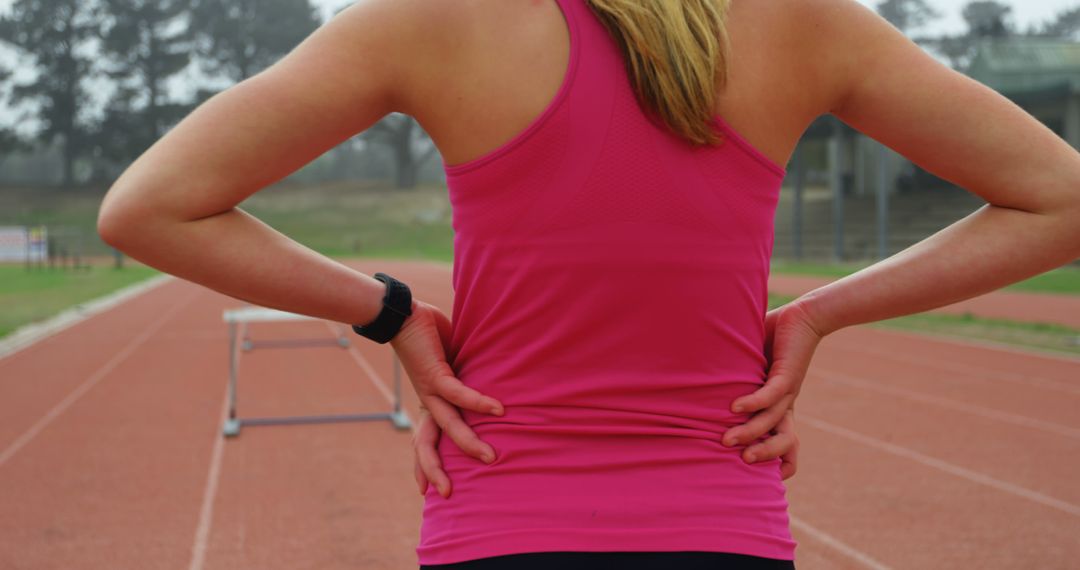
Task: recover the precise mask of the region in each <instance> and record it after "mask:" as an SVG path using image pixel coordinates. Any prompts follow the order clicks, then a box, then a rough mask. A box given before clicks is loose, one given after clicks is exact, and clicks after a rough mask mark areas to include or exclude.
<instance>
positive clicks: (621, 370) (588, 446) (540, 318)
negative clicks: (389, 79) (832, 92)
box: [418, 0, 795, 564]
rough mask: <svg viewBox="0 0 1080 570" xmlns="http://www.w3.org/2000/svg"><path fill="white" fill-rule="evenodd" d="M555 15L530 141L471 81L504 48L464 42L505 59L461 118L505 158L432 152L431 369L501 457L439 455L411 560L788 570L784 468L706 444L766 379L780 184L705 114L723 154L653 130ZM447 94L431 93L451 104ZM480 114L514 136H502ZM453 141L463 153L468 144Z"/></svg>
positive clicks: (579, 36) (446, 442)
mask: <svg viewBox="0 0 1080 570" xmlns="http://www.w3.org/2000/svg"><path fill="white" fill-rule="evenodd" d="M546 4H547V3H545V5H546ZM553 5H554V6H555V8H556V9H560V8H561V10H563V11H564V13H565V15H566V21H565V22H564V21H563V18H562V17H561V16H560V14H558V12H557V13H556V17H559V21H560V23H562V24H563V28H564V30H563V36H564V37H563V40H566V41H565V43H566V45H567V46H568V49H564V50H563V65H562V66H561V68H559V67H558V66H555V67H554V68H553V69H554V70H555V72H556V75H558V74H559V73H561V75H559V78H558V83H557V84H556V85H555V86H554V88H551V86H549V85H540V84H538V85H536V86H535V87H534V88H535V89H536V90H537V91H540V92H543V93H545V94H550V96H549V97H547V100H546V101H544V102H543V105H542V106H541V107H540V108H539V110H538V111H537V112H536V114H535V115H534V116H532V117H529V118H528V120H526V121H525V124H521V121H518V120H516V116H517V115H518V114H519V113H520V112H521V108H522V105H519V104H518V103H520V101H522V100H524V98H523V99H518V98H517V97H515V96H513V95H509V94H508V93H507V89H505V88H498V86H496V85H495V84H494V83H493V79H488V78H486V76H487V74H488V73H496V74H497V73H503V74H504V76H505V79H504V82H505V83H507V84H509V83H512V82H513V81H514V79H515V77H514V75H516V74H520V73H521V69H518V70H517V71H514V70H513V69H512V68H514V67H515V66H524V62H523V61H521V59H520V58H523V57H524V56H523V55H520V53H521V51H520V50H521V47H520V46H521V44H520V43H516V42H514V41H511V40H510V39H505V40H504V38H503V37H502V34H503V32H499V33H498V34H494V35H496V36H497V37H494V38H492V37H489V36H486V35H484V34H477V36H473V33H475V30H467V31H465V32H464V33H463V40H462V41H463V42H465V43H469V42H471V41H472V40H473V38H474V37H481V38H482V41H480V42H479V43H481V44H482V45H483V48H484V50H486V52H487V53H491V54H504V53H510V54H514V55H507V56H506V60H504V61H503V62H499V63H497V64H489V63H487V62H477V64H476V65H477V67H476V68H475V70H472V71H470V72H468V73H466V75H475V76H476V77H471V78H470V81H471V82H473V83H472V84H474V85H487V84H488V82H489V81H491V82H492V84H491V92H492V93H498V94H499V96H498V97H493V96H489V95H486V93H488V92H487V91H486V90H485V89H480V90H479V92H480V93H485V95H481V96H477V97H476V98H475V99H474V98H473V96H472V95H461V97H463V100H464V101H467V102H468V103H467V104H466V103H462V104H461V105H460V106H459V107H458V109H459V112H460V113H461V115H463V116H470V113H473V112H475V113H476V120H477V126H476V130H475V132H486V133H487V134H485V135H484V137H481V138H488V137H489V136H494V137H497V138H500V139H503V140H501V142H500V143H499V144H498V145H497V146H496V147H494V148H490V149H486V150H483V151H481V153H480V154H479V155H476V156H473V155H472V153H464V152H462V153H447V155H445V158H446V160H447V162H449V163H451V164H450V165H447V166H446V173H447V183H448V187H449V191H450V200H451V202H452V204H453V224H454V231H455V237H454V276H453V280H454V288H455V299H454V309H453V318H452V323H453V329H452V335H451V342H450V351H449V354H448V361H449V362H450V363H451V365H452V367H453V369H454V372H455V374H456V375H457V377H458V378H459V379H460V380H461V381H462V382H463V383H465V384H466V385H468V386H470V387H472V388H475V389H476V390H478V391H479V392H481V393H484V394H487V395H490V396H492V397H494V398H496V399H497V400H499V401H501V402H502V403H503V404H504V405H505V406H506V414H505V415H504V416H501V417H493V416H485V415H481V414H477V413H475V412H471V411H469V410H463V417H464V419H465V421H466V423H468V424H469V425H470V427H472V429H473V430H474V431H475V432H476V434H477V435H478V436H479V437H480V438H481V439H482V440H484V441H486V442H487V443H489V444H491V445H492V446H494V448H495V449H496V450H497V452H498V454H499V456H498V459H496V461H495V462H494V463H491V464H484V463H482V462H480V461H478V460H476V459H474V458H472V457H470V456H468V455H467V454H465V453H464V452H463V451H462V450H461V449H460V448H458V447H457V445H455V444H454V442H453V441H452V440H450V438H447V437H444V438H442V440H441V442H440V446H439V455H440V457H441V458H442V460H443V466H444V469H445V470H446V472H447V474H448V475H449V477H450V479H451V480H452V481H453V482H454V493H453V494H452V495H451V496H450V497H449V498H443V497H442V496H441V495H439V493H438V492H437V491H436V490H435V488H434V487H430V488H429V490H428V493H427V495H426V496H425V508H424V522H423V527H422V530H421V542H420V545H419V548H418V553H419V558H420V562H421V564H445V563H452V562H458V561H462V560H470V559H476V558H483V557H490V556H497V555H503V554H513V553H522V552H540V551H558V550H562V551H641V550H645V551H706V552H729V553H738V554H747V555H753V556H761V557H768V558H774V559H786V560H791V559H793V558H794V548H795V541H794V540H793V539H792V537H791V534H790V531H789V529H788V518H787V502H786V500H785V488H784V485H783V483H782V481H781V472H780V468H779V466H780V459H779V458H777V459H774V460H771V461H762V462H759V463H755V464H746V463H744V462H743V460H742V458H741V457H740V452H741V447H733V448H728V447H725V446H724V445H722V444H721V443H720V441H721V439H722V437H723V434H724V431H725V430H726V429H727V428H729V427H734V426H736V425H739V424H742V423H745V422H746V421H747V420H748V419H749V414H735V413H732V412H730V411H729V407H730V404H731V401H732V400H734V399H735V398H736V397H738V396H742V395H745V394H749V393H752V392H753V391H755V390H756V389H757V388H759V387H760V386H761V384H762V383H763V382H764V379H765V377H766V366H767V362H766V359H765V356H764V353H763V349H764V313H765V311H766V282H767V277H768V269H769V258H770V255H771V250H772V236H773V228H772V220H773V214H774V209H775V206H776V200H777V197H778V193H779V190H780V184H781V182H782V180H783V175H784V170H783V168H782V167H781V166H780V165H779V164H777V163H776V161H774V160H773V159H770V158H769V157H768V156H767V155H765V154H763V153H762V152H761V151H759V150H757V149H756V148H755V147H754V146H753V145H751V144H750V143H749V142H748V141H746V140H744V139H743V138H742V137H741V136H740V135H739V133H738V132H736V131H735V130H734V129H733V128H731V127H730V126H729V125H727V124H726V122H725V121H724V120H723V119H722V118H721V119H718V127H719V128H720V130H721V131H722V132H723V133H724V135H725V138H726V139H727V140H726V141H725V142H724V143H723V144H722V145H720V146H718V147H694V146H692V145H690V144H688V143H687V142H686V141H685V140H683V139H682V138H680V137H678V136H677V135H675V134H674V133H672V132H669V131H667V130H666V129H665V128H663V127H662V126H661V125H660V124H658V123H657V122H654V121H651V120H650V119H649V118H648V117H647V116H646V114H645V113H644V112H643V110H642V108H641V107H640V106H639V105H638V103H637V101H636V100H635V97H634V92H633V90H632V87H631V83H630V80H629V77H628V76H627V71H626V69H625V66H624V65H623V59H622V56H621V54H620V51H619V47H618V45H617V43H616V42H615V40H614V38H613V37H612V36H610V35H609V34H608V33H607V31H606V30H605V28H604V27H603V25H602V23H601V22H600V20H599V19H598V18H597V17H595V15H594V14H593V13H592V12H591V10H590V8H589V6H588V4H587V3H586V2H584V1H583V0H558V3H557V4H553ZM526 6H528V5H526V4H520V5H519V7H518V9H520V10H523V9H524V7H526ZM501 9H505V7H502V8H498V9H494V8H493V10H494V11H497V10H501ZM536 10H537V11H540V10H541V8H539V7H536ZM527 17H528V16H527V15H526V14H520V15H519V18H520V19H525V18H527ZM485 18H486V17H485ZM481 19H483V18H481ZM505 21H506V20H500V22H505ZM567 24H569V27H568V29H567ZM473 25H478V24H475V23H474V24H473ZM732 25H737V24H732ZM491 26H492V30H496V29H499V25H498V24H497V23H496V21H495V20H491ZM508 27H509V28H511V31H510V32H509V33H510V34H511V38H512V37H513V33H514V32H515V30H514V29H513V28H515V27H516V26H515V25H513V24H511V25H509V26H508ZM536 28H538V29H539V28H546V26H536ZM528 29H530V27H529V26H524V27H523V28H522V29H521V30H520V31H519V32H520V33H521V34H523V35H524V34H525V31H526V30H528ZM543 31H544V33H545V34H547V33H548V30H546V29H544V30H543ZM556 32H557V30H556ZM493 33H494V32H493ZM558 35H559V34H558V33H556V34H555V36H554V39H558ZM567 36H568V37H567ZM547 39H548V38H543V39H539V38H529V40H530V41H533V42H538V45H540V46H543V45H545V44H539V42H541V41H547ZM504 41H507V42H510V43H508V44H506V45H502V42H504ZM520 41H525V40H520ZM511 44H514V47H509V46H510V45H511ZM546 45H549V46H550V45H555V46H557V45H559V44H558V43H557V42H556V43H554V44H551V43H548V44H546ZM564 47H566V46H564ZM736 49H738V48H737V46H736ZM533 51H535V58H536V59H537V60H540V59H545V60H546V59H549V58H548V57H547V56H546V55H544V53H543V50H542V49H540V48H539V47H534V48H533ZM553 51H557V50H555V49H553ZM736 59H737V58H736ZM506 62H509V64H510V65H509V68H507V69H502V67H503V65H507V63H506ZM567 62H568V64H567ZM537 67H539V68H542V69H546V68H547V67H548V66H547V65H545V64H542V63H538V64H537ZM461 69H471V68H470V67H468V66H465V67H462V68H461ZM491 69H495V70H496V71H494V72H493V71H491ZM734 71H735V73H737V72H738V68H736V70H734ZM544 75H547V73H544ZM525 82H526V83H534V82H535V81H532V80H530V81H525ZM530 87H533V86H532V85H530ZM458 89H460V88H459V87H457V86H456V85H451V86H448V88H447V91H448V93H447V94H446V95H445V96H446V97H447V98H448V99H451V100H456V99H457V97H458V96H459V95H458V94H459V91H458ZM523 97H524V94H523ZM530 99H531V98H530ZM538 100H539V99H538ZM473 104H476V105H478V106H480V107H484V108H487V109H489V113H488V114H487V115H485V114H483V113H481V112H480V111H479V110H475V111H474V110H473V109H472V107H473ZM485 116H494V117H499V118H501V119H502V120H503V121H505V122H508V123H515V124H517V125H519V127H518V128H519V130H518V131H516V132H514V133H511V134H510V135H509V138H507V136H506V135H505V134H504V133H503V132H501V131H502V129H501V128H498V127H497V125H495V124H493V123H490V122H489V121H486V120H484V119H483V117H485ZM421 120H422V119H421ZM461 123H462V119H458V125H457V129H458V130H460V131H462V132H464V134H465V135H466V138H465V139H463V140H467V138H468V134H469V133H471V132H474V131H473V130H472V129H465V128H464V125H462V124H461ZM425 126H426V125H425ZM433 135H434V133H433ZM441 144H450V143H446V142H445V141H442V142H441ZM469 146H472V145H469ZM470 150H472V149H470ZM454 155H463V156H469V158H468V159H467V160H466V161H465V162H455V161H454V160H453V157H454Z"/></svg>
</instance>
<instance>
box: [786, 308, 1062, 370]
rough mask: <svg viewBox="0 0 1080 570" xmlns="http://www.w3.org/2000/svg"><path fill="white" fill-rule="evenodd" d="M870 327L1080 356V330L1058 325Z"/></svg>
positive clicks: (905, 323) (928, 318)
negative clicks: (984, 341) (933, 334)
mask: <svg viewBox="0 0 1080 570" xmlns="http://www.w3.org/2000/svg"><path fill="white" fill-rule="evenodd" d="M794 299H795V297H792V296H787V295H774V294H771V293H770V294H769V309H773V308H776V307H778V306H780V305H783V304H785V303H789V302H791V301H792V300H794ZM868 326H871V327H876V328H884V329H898V330H906V331H911V332H927V333H935V334H941V335H946V336H955V337H958V338H968V339H976V340H987V341H993V342H1000V343H1004V344H1009V345H1012V346H1016V347H1018V348H1035V349H1040V350H1049V351H1054V352H1061V353H1064V354H1074V355H1080V329H1074V328H1071V327H1067V326H1064V325H1059V324H1054V323H1027V322H1021V321H1012V320H1007V319H992V318H986V317H976V316H974V315H972V314H971V313H964V314H960V315H950V314H942V313H918V314H915V315H906V316H903V317H896V318H893V319H886V320H884V321H878V322H876V323H870V324H869V325H868Z"/></svg>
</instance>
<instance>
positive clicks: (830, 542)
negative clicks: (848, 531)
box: [788, 513, 890, 570]
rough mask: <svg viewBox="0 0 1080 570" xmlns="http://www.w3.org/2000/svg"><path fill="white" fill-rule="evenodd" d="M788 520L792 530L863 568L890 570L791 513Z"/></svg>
mask: <svg viewBox="0 0 1080 570" xmlns="http://www.w3.org/2000/svg"><path fill="white" fill-rule="evenodd" d="M788 519H789V520H790V521H791V526H792V528H796V529H799V530H801V531H802V532H805V533H806V534H809V535H810V536H812V537H814V540H817V541H818V542H820V543H822V544H824V545H826V546H828V547H829V548H832V549H833V550H836V551H837V552H840V553H841V554H843V555H844V556H847V557H848V558H851V559H852V560H855V561H856V562H858V563H860V564H862V565H863V566H865V567H867V568H871V569H872V570H890V569H889V567H888V566H886V565H884V564H882V563H881V562H878V561H877V560H874V559H873V558H872V557H870V555H869V554H866V553H865V552H862V551H860V550H858V549H856V548H854V547H852V546H849V545H848V544H847V543H845V542H843V541H841V540H840V539H838V538H836V537H834V536H832V535H831V534H829V533H827V532H825V531H823V530H821V529H818V528H816V527H814V526H813V525H811V524H810V523H808V522H806V521H804V520H802V519H801V518H799V517H797V516H795V515H793V514H791V513H788Z"/></svg>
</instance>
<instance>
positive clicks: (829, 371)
mask: <svg viewBox="0 0 1080 570" xmlns="http://www.w3.org/2000/svg"><path fill="white" fill-rule="evenodd" d="M350 265H353V266H354V267H356V268H357V269H359V270H361V271H364V272H365V273H368V274H372V273H374V272H375V271H380V270H381V271H387V272H389V273H391V274H393V275H395V276H398V277H401V278H402V279H403V280H405V281H407V282H408V283H410V285H411V286H412V288H413V290H414V292H415V294H416V295H417V296H418V297H419V298H421V299H423V300H425V301H427V302H430V303H433V304H436V305H438V306H440V307H442V308H443V309H444V310H445V311H447V314H449V311H450V307H451V298H452V291H451V287H450V269H449V266H448V265H445V264H438V263H412V262H388V261H382V260H375V261H373V260H364V261H360V262H356V263H350ZM999 299H1003V298H1001V297H999ZM1004 299H1008V298H1004ZM241 304H242V303H240V302H238V301H236V300H233V299H230V298H228V297H226V296H223V295H220V294H218V293H216V292H213V291H210V290H208V289H205V288H203V287H200V286H197V285H194V284H192V283H188V282H185V281H180V280H173V281H170V282H168V283H166V284H165V285H162V286H160V287H158V288H156V289H154V290H152V291H149V292H147V293H144V294H142V295H140V296H138V297H135V298H134V299H132V300H130V301H128V302H126V303H125V304H123V305H120V306H118V307H114V308H112V309H110V310H108V311H106V312H104V313H102V314H100V315H97V316H94V317H92V318H90V319H88V320H86V321H83V322H81V323H79V324H77V325H74V326H72V327H70V328H68V329H66V330H63V331H61V332H60V333H58V334H56V335H54V336H52V337H50V338H48V339H46V340H43V341H41V342H39V343H37V344H35V345H33V346H30V347H28V348H26V349H24V350H22V351H20V352H16V353H15V354H12V355H10V356H8V357H6V358H3V359H0V568H3V569H5V570H7V569H23V568H33V569H53V568H63V569H71V568H79V569H127V568H138V569H140V570H142V569H146V570H150V569H156V568H162V569H165V568H168V569H184V568H187V569H206V570H210V569H246V568H252V569H255V568H258V569H277V568H282V569H285V568H288V569H303V568H313V569H314V568H319V569H346V568H348V569H365V570H367V569H370V570H383V569H387V570H398V569H403V570H407V569H415V568H416V555H415V552H414V548H415V545H416V541H417V538H418V531H419V524H420V512H421V507H422V499H421V497H420V495H419V493H418V491H417V489H416V485H415V483H414V481H413V475H412V465H413V463H412V461H413V459H412V448H411V433H410V432H408V431H397V430H395V429H394V428H393V427H392V426H391V424H390V423H389V422H385V421H379V422H361V423H341V424H323V425H304V426H255V427H245V428H244V431H243V434H242V435H241V436H240V437H239V438H236V439H230V440H225V439H223V438H222V437H221V435H220V433H221V431H220V430H221V419H222V412H223V404H224V398H225V384H226V379H227V377H228V346H227V331H226V327H225V324H224V323H223V322H222V319H221V314H222V311H223V310H224V309H226V308H232V307H237V306H240V305H241ZM1014 309H1015V307H1014V308H1013V309H1010V308H1008V307H1001V309H1000V310H1002V311H1009V310H1014ZM1020 309H1022V310H1023V311H1025V312H1028V311H1029V310H1030V307H1020ZM1069 310H1071V309H1069V308H1063V309H1061V310H1059V311H1058V313H1059V314H1061V313H1067V312H1068V311H1069ZM251 330H252V334H253V336H254V337H255V338H257V339H265V338H273V337H289V338H292V337H296V336H306V335H310V336H327V335H330V334H331V330H330V328H329V327H328V326H327V325H326V324H325V323H320V322H306V323H292V324H263V325H258V324H256V325H254V326H253V327H252V329H251ZM356 340H357V341H363V339H360V338H357V339H356ZM354 346H355V348H354V349H350V350H346V349H342V348H338V347H333V346H328V347H314V348H304V349H278V350H258V349H257V350H255V351H253V352H250V353H245V354H244V355H243V356H242V358H241V364H240V382H241V389H240V413H241V415H242V416H248V417H250V416H255V415H268V414H290V415H292V414H306V413H338V412H344V413H352V412H379V411H387V410H388V409H389V406H390V404H389V400H388V399H387V394H388V393H389V392H388V391H389V389H390V387H391V383H392V379H393V370H392V359H391V352H390V348H389V347H387V346H382V345H376V344H374V343H370V342H356V343H355V344H354ZM368 367H370V368H368ZM369 371H374V373H375V377H372V375H371V374H369ZM404 388H405V389H404V394H405V402H406V410H407V411H408V413H409V415H410V417H413V418H416V417H417V409H418V408H417V402H416V399H415V396H414V394H413V393H412V389H411V385H409V384H408V383H407V382H406V384H405V386H404ZM1078 409H1080V360H1076V359H1069V358H1066V357H1052V356H1046V355H1037V354H1028V353H1024V352H1021V351H1017V350H1005V349H995V348H993V347H989V346H979V345H974V344H965V343H962V342H951V341H944V340H941V339H930V338H923V337H919V336H915V335H911V334H906V333H896V332H889V331H882V330H876V329H870V328H868V327H855V328H851V329H845V330H842V331H840V332H838V333H836V334H835V335H833V336H831V337H829V338H828V339H826V340H825V341H824V342H823V343H822V345H821V347H820V348H819V351H818V354H817V357H816V358H815V361H814V364H813V365H812V367H811V371H810V374H809V376H808V378H807V381H806V384H805V385H804V388H803V391H802V395H801V396H800V399H799V402H798V405H797V410H798V411H797V413H796V421H797V425H798V433H799V436H800V438H801V441H802V448H801V453H800V459H799V463H800V469H799V473H798V474H797V475H796V476H795V477H794V478H793V479H789V480H788V481H787V485H788V496H789V499H790V501H791V514H792V523H793V531H794V533H795V536H796V539H797V540H798V541H799V547H798V551H797V561H796V564H797V566H798V567H799V568H800V570H813V569H830V570H831V569H844V568H918V569H923V568H935V569H936V568H981V569H987V570H988V569H995V568H1010V569H1013V568H1040V569H1051V568H1062V569H1064V568H1076V567H1077V562H1076V561H1077V560H1080V540H1077V537H1078V536H1080V483H1078V479H1077V477H1076V473H1077V470H1078V468H1080V413H1077V410H1078Z"/></svg>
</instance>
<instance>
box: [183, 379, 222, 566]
mask: <svg viewBox="0 0 1080 570" xmlns="http://www.w3.org/2000/svg"><path fill="white" fill-rule="evenodd" d="M218 416H219V417H218V419H219V421H218V425H217V429H215V430H214V449H213V451H211V452H210V469H209V470H208V471H207V474H206V486H205V487H203V499H202V508H200V509H199V524H198V526H197V527H195V542H194V544H192V546H191V563H190V564H188V570H202V568H203V565H204V564H205V563H206V549H207V545H209V543H210V524H211V523H212V522H213V520H214V499H216V498H217V488H218V481H219V480H220V479H221V463H222V458H223V457H224V455H225V436H224V434H222V432H221V429H222V426H224V425H225V420H226V418H228V416H229V389H228V387H227V386H226V388H225V395H224V396H223V397H222V398H221V413H220V414H219V415H218Z"/></svg>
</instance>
